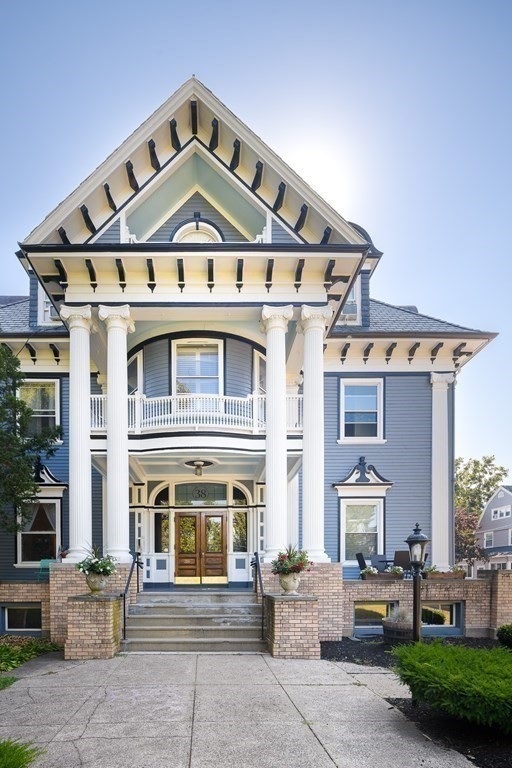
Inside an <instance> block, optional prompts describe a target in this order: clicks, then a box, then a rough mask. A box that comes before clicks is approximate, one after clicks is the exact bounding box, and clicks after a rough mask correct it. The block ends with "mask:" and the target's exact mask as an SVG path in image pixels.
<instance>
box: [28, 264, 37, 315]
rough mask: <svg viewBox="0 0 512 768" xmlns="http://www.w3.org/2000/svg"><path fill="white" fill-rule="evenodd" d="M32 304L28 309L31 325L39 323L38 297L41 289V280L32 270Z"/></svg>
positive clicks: (30, 278) (30, 277)
mask: <svg viewBox="0 0 512 768" xmlns="http://www.w3.org/2000/svg"><path fill="white" fill-rule="evenodd" d="M29 280H30V294H29V295H30V304H29V311H28V322H29V325H31V326H34V327H35V326H36V325H37V299H38V291H39V281H38V279H37V277H36V276H35V274H34V273H33V272H30V276H29Z"/></svg>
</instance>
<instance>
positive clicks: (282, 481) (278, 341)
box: [262, 305, 293, 562]
mask: <svg viewBox="0 0 512 768" xmlns="http://www.w3.org/2000/svg"><path fill="white" fill-rule="evenodd" d="M292 317H293V307H292V306H291V305H288V306H284V307H268V306H264V307H263V311H262V321H263V325H264V327H265V331H266V334H267V402H266V405H267V408H266V416H267V433H266V441H265V468H266V470H265V473H266V474H265V477H266V480H265V484H266V511H265V555H264V560H265V561H266V562H268V561H270V560H273V559H274V557H275V556H276V555H277V553H278V552H279V550H280V549H284V548H285V547H286V546H287V544H289V542H288V541H287V485H288V480H287V474H288V472H287V458H286V347H285V337H286V329H287V327H288V321H289V320H291V318H292Z"/></svg>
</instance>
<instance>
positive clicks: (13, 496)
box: [0, 346, 61, 533]
mask: <svg viewBox="0 0 512 768" xmlns="http://www.w3.org/2000/svg"><path fill="white" fill-rule="evenodd" d="M23 382H24V375H23V373H22V372H21V371H20V362H19V360H18V358H17V357H15V356H14V355H13V354H12V352H11V351H10V350H9V349H8V348H7V347H3V346H0V456H1V457H2V461H1V462H0V527H1V528H3V529H4V530H5V531H6V532H7V533H14V532H16V531H18V530H20V528H21V527H22V526H23V524H24V523H25V522H26V521H27V519H28V517H29V515H30V512H31V505H32V504H33V503H34V501H35V500H36V492H37V484H36V482H35V479H34V465H35V463H36V461H37V459H38V457H40V456H51V455H52V454H53V453H55V450H56V445H55V441H56V440H57V439H58V438H59V437H60V435H61V430H60V428H55V429H47V430H44V431H43V432H41V434H37V435H35V434H33V432H32V430H31V416H32V410H31V409H30V408H29V407H28V405H27V404H26V403H24V402H23V400H21V399H20V398H19V397H18V392H19V389H20V387H21V385H22V384H23Z"/></svg>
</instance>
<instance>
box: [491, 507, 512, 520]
mask: <svg viewBox="0 0 512 768" xmlns="http://www.w3.org/2000/svg"><path fill="white" fill-rule="evenodd" d="M511 516H512V512H511V509H510V504H506V505H504V506H502V507H494V509H493V510H492V512H491V520H505V519H506V518H507V517H511Z"/></svg>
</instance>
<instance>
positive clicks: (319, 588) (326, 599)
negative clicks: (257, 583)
mask: <svg viewBox="0 0 512 768" xmlns="http://www.w3.org/2000/svg"><path fill="white" fill-rule="evenodd" d="M261 575H262V580H263V589H264V590H265V593H270V594H276V595H279V594H280V592H281V588H280V586H279V577H278V576H274V575H273V573H272V570H271V566H270V563H262V565H261ZM299 592H300V593H301V594H302V595H310V596H312V597H317V598H318V631H319V637H320V640H321V641H323V640H339V639H340V638H341V636H342V634H343V580H342V571H341V564H340V563H315V564H314V565H313V566H312V567H311V570H310V571H306V572H305V573H303V574H302V576H301V581H300V587H299Z"/></svg>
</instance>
